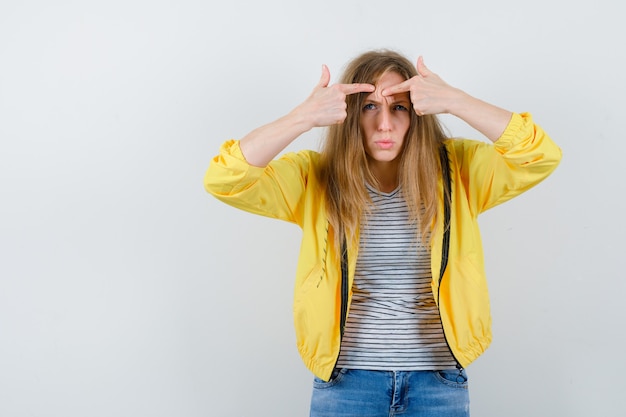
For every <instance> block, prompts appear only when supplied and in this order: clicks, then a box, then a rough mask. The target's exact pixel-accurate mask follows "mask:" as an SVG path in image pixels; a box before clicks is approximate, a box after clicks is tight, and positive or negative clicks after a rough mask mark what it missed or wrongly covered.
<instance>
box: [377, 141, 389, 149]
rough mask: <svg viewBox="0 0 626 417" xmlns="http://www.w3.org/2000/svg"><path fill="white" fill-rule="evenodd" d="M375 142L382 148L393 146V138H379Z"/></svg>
mask: <svg viewBox="0 0 626 417" xmlns="http://www.w3.org/2000/svg"><path fill="white" fill-rule="evenodd" d="M374 143H376V145H378V147H379V148H381V149H390V148H391V147H392V146H393V141H392V140H377V141H376V142H374Z"/></svg>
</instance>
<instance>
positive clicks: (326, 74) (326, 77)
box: [317, 65, 330, 88]
mask: <svg viewBox="0 0 626 417" xmlns="http://www.w3.org/2000/svg"><path fill="white" fill-rule="evenodd" d="M329 82H330V71H329V70H328V67H327V66H326V65H322V76H321V77H320V81H319V83H317V86H318V87H320V88H325V87H328V83H329Z"/></svg>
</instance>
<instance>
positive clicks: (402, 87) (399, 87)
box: [381, 80, 411, 96]
mask: <svg viewBox="0 0 626 417" xmlns="http://www.w3.org/2000/svg"><path fill="white" fill-rule="evenodd" d="M410 81H411V80H406V81H403V82H401V83H400V84H396V85H392V86H391V87H387V88H385V89H384V90H383V91H381V94H382V95H383V96H393V95H395V94H399V93H406V92H409V91H411V83H410Z"/></svg>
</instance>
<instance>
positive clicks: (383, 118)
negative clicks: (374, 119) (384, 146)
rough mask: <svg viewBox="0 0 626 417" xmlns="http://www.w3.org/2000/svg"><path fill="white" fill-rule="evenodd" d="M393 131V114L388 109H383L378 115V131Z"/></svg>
mask: <svg viewBox="0 0 626 417" xmlns="http://www.w3.org/2000/svg"><path fill="white" fill-rule="evenodd" d="M390 129H391V112H390V111H389V109H387V108H384V107H383V108H382V110H381V111H380V112H379V113H378V130H381V131H386V130H390Z"/></svg>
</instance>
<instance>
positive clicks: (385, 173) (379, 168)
mask: <svg viewBox="0 0 626 417" xmlns="http://www.w3.org/2000/svg"><path fill="white" fill-rule="evenodd" d="M370 170H371V172H372V174H373V175H374V177H375V178H376V181H377V188H378V191H381V192H383V193H390V192H392V191H393V190H395V189H396V188H398V164H397V163H396V162H395V161H391V162H383V163H381V162H374V163H373V164H372V163H371V162H370Z"/></svg>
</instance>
